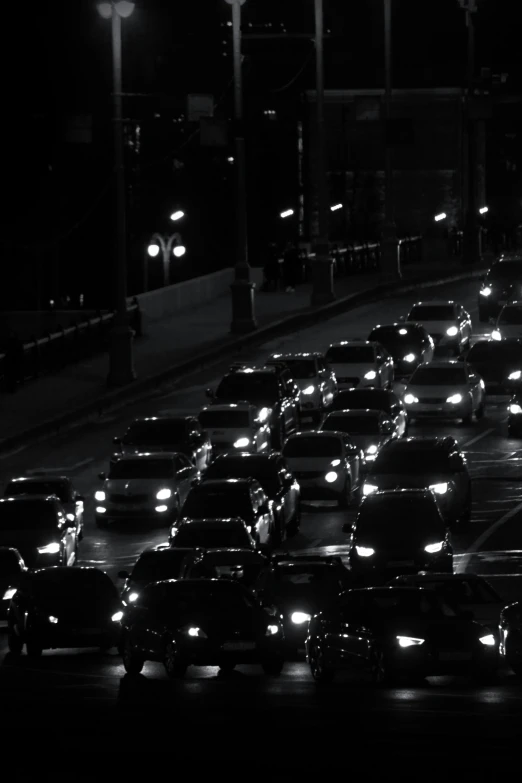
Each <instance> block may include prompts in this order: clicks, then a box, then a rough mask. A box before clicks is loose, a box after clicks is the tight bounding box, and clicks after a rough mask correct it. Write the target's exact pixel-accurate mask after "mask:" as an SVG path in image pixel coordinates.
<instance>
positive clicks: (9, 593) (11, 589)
mask: <svg viewBox="0 0 522 783" xmlns="http://www.w3.org/2000/svg"><path fill="white" fill-rule="evenodd" d="M15 593H16V587H9V588H8V589H7V590H6V591H5V593H4V601H10V600H11V598H12V597H13V595H14V594H15Z"/></svg>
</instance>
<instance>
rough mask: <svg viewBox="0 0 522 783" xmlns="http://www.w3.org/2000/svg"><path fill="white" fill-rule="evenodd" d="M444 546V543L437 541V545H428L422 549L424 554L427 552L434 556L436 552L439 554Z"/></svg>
mask: <svg viewBox="0 0 522 783" xmlns="http://www.w3.org/2000/svg"><path fill="white" fill-rule="evenodd" d="M443 546H444V541H439V542H438V543H437V544H428V546H425V547H424V551H425V552H429V554H430V555H434V554H435V553H436V552H440V551H441V549H442V547H443Z"/></svg>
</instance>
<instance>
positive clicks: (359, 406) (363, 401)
mask: <svg viewBox="0 0 522 783" xmlns="http://www.w3.org/2000/svg"><path fill="white" fill-rule="evenodd" d="M397 403H398V400H394V399H393V398H390V395H389V394H388V392H385V391H381V390H380V389H375V390H371V391H363V390H361V391H359V390H358V389H354V390H353V391H352V390H349V391H340V392H339V393H338V395H337V396H336V397H335V398H334V401H333V403H332V405H331V408H333V409H334V410H338V411H346V410H350V408H351V409H355V410H368V409H373V410H379V411H385V412H386V413H389V412H390V410H391V406H392V405H393V404H397Z"/></svg>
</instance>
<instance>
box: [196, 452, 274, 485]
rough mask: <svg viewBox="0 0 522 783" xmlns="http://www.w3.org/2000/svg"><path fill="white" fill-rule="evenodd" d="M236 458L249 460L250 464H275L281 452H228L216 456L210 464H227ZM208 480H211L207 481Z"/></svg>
mask: <svg viewBox="0 0 522 783" xmlns="http://www.w3.org/2000/svg"><path fill="white" fill-rule="evenodd" d="M238 457H239V458H240V459H242V460H250V462H253V461H257V462H275V461H276V460H278V459H282V455H281V452H279V451H258V452H255V451H254V452H252V451H233V452H232V451H228V452H226V453H224V454H218V455H217V457H216V458H215V459H214V460H212V462H213V463H218V462H227V461H228V460H230V459H237V458H238ZM210 480H211V479H209V481H210Z"/></svg>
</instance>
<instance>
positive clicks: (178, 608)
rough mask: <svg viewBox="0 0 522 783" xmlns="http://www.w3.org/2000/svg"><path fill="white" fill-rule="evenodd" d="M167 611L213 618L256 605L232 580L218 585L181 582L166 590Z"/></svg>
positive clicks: (247, 609)
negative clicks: (198, 614) (196, 613)
mask: <svg viewBox="0 0 522 783" xmlns="http://www.w3.org/2000/svg"><path fill="white" fill-rule="evenodd" d="M167 596H168V598H167V602H168V603H167V605H168V610H169V611H175V612H176V613H178V612H179V613H180V614H184V613H189V612H198V613H201V614H205V615H210V616H215V615H216V614H218V615H227V616H228V615H230V614H232V613H237V612H241V613H244V612H245V611H252V610H253V609H255V608H257V604H256V602H255V600H254V598H253V596H251V595H250V594H249V593H248V592H247V591H246V590H245V589H244V588H243V589H242V588H241V586H240V585H236V584H234V583H233V582H231V581H228V580H225V581H220V582H207V581H204V580H201V582H192V581H191V583H190V585H188V584H186V583H185V584H184V583H183V582H177V583H176V584H172V585H169V586H168V588H167Z"/></svg>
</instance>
